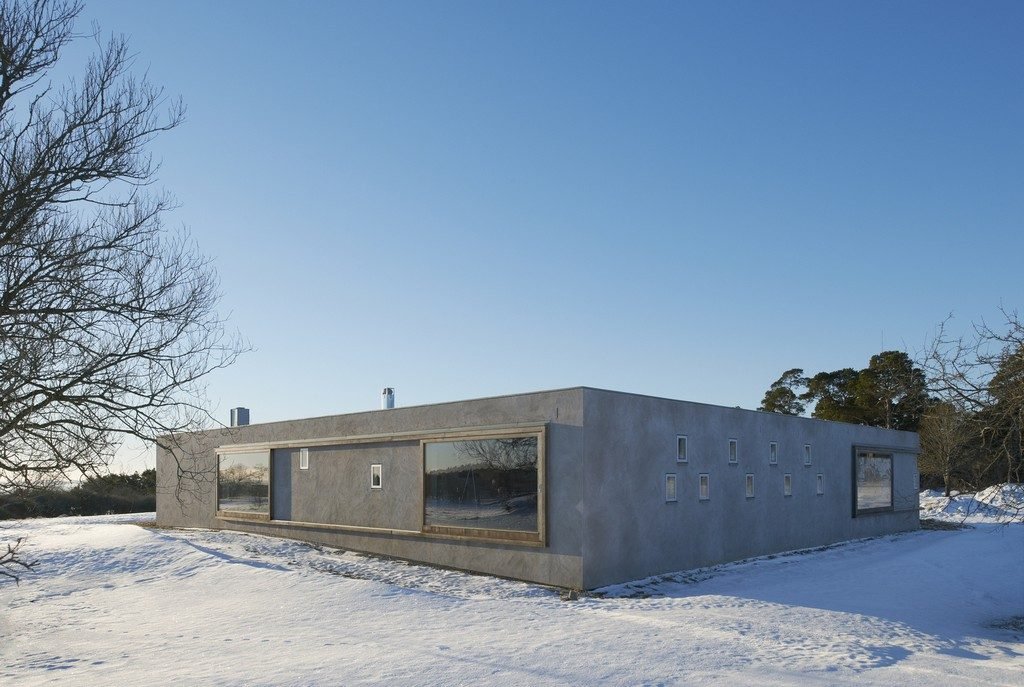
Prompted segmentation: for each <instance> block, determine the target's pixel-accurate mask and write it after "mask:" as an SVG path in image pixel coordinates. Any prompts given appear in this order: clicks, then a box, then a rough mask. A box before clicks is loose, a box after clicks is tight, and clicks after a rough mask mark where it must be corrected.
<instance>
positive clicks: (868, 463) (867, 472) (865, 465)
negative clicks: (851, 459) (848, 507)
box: [857, 451, 892, 511]
mask: <svg viewBox="0 0 1024 687" xmlns="http://www.w3.org/2000/svg"><path fill="white" fill-rule="evenodd" d="M886 508H892V454H887V453H872V452H870V451H860V452H858V453H857V510H858V511H868V510H875V509H886Z"/></svg>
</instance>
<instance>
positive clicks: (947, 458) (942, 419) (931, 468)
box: [918, 402, 979, 496]
mask: <svg viewBox="0 0 1024 687" xmlns="http://www.w3.org/2000/svg"><path fill="white" fill-rule="evenodd" d="M918 432H919V433H920V435H921V455H920V457H919V459H918V462H919V464H920V469H921V472H922V473H923V474H926V475H928V474H930V475H938V476H940V477H942V485H943V488H944V490H945V494H946V496H949V492H950V489H951V488H952V485H953V480H954V479H963V476H964V473H965V472H966V471H967V469H968V467H969V465H970V463H971V462H972V461H973V460H974V458H975V453H976V451H975V450H974V446H973V445H972V440H974V441H975V442H976V440H977V438H978V436H979V434H978V431H977V427H976V422H975V418H974V417H973V416H972V415H970V414H969V413H967V412H965V411H964V410H963V409H961V408H957V407H956V406H954V405H952V404H951V403H949V402H939V403H936V404H934V405H933V406H932V407H931V408H930V409H929V410H928V411H926V412H925V414H924V417H923V418H922V419H921V426H920V428H919V429H918Z"/></svg>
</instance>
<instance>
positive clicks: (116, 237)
mask: <svg viewBox="0 0 1024 687" xmlns="http://www.w3.org/2000/svg"><path fill="white" fill-rule="evenodd" d="M81 10H82V6H81V4H80V3H79V2H77V0H71V1H67V0H34V1H32V0H26V1H25V2H19V1H17V0H3V2H2V4H0V486H7V487H20V486H25V485H31V484H33V483H36V482H37V481H39V480H40V479H48V478H50V477H52V476H53V475H55V474H56V475H71V476H75V475H79V474H90V473H96V472H97V471H99V470H101V469H103V468H104V467H105V466H106V465H107V463H108V462H109V460H110V457H111V456H112V453H113V451H114V450H115V449H116V447H117V446H118V444H119V443H120V441H121V440H122V439H124V438H126V437H138V438H140V439H143V440H145V441H147V442H152V441H155V440H157V438H158V437H171V438H172V439H171V440H172V441H173V437H174V435H176V434H178V433H181V432H183V431H188V430H191V429H196V428H198V427H200V426H202V425H204V424H206V423H207V422H208V420H209V416H208V414H207V412H206V410H205V406H206V399H205V393H204V380H205V378H206V377H207V375H209V374H210V373H211V372H212V371H214V370H216V369H218V368H221V367H224V366H226V365H229V364H231V363H232V362H233V361H234V360H235V359H236V358H237V356H238V355H239V354H240V353H241V352H242V350H243V349H244V347H245V346H244V344H243V343H242V342H241V340H240V339H239V338H238V336H237V335H235V334H233V333H229V332H228V331H227V330H226V327H225V322H224V320H222V319H221V318H220V316H219V315H218V314H217V311H216V306H217V303H218V300H219V290H218V289H219V286H218V281H217V277H216V273H215V272H214V270H213V268H212V266H211V264H210V262H209V260H208V259H207V258H206V257H204V256H203V255H202V254H200V253H199V252H198V251H197V249H196V247H195V245H194V244H193V242H192V240H191V239H190V238H189V236H188V235H187V233H185V232H184V230H181V231H168V230H166V229H165V228H164V227H163V225H162V223H161V217H162V215H163V214H164V212H165V211H166V210H167V209H168V208H169V207H170V206H171V201H170V199H169V198H168V197H167V196H166V195H161V194H159V193H154V192H152V191H151V188H150V187H151V185H152V184H153V182H154V181H155V174H156V171H157V165H156V164H155V163H154V162H153V160H152V159H151V157H150V156H149V155H148V154H147V151H146V148H147V145H148V144H149V143H150V142H151V141H152V139H153V138H154V137H155V136H156V135H157V134H159V133H161V132H164V131H167V130H169V129H172V128H174V127H176V126H177V125H178V124H179V123H180V122H181V121H182V118H183V115H184V109H183V107H182V105H181V103H180V102H179V101H177V100H172V99H168V98H167V97H166V96H165V95H164V93H163V91H162V90H161V89H160V88H157V87H155V86H153V85H151V84H150V83H149V82H148V81H147V80H146V79H145V78H139V77H137V76H133V75H132V73H131V71H132V67H133V64H132V56H131V54H130V53H129V50H128V44H127V42H126V40H125V39H124V38H123V37H112V38H110V39H109V40H107V41H105V42H104V41H102V40H101V39H100V38H99V36H98V33H97V32H94V34H93V35H92V36H91V38H92V39H93V40H95V42H96V45H97V53H96V55H95V56H94V57H92V58H91V59H90V60H89V61H88V63H87V64H86V65H85V66H84V69H83V71H82V72H81V74H80V75H79V76H78V77H77V78H75V79H72V80H70V81H68V82H67V83H65V84H63V85H58V84H54V83H53V82H52V81H51V80H50V73H51V70H52V69H53V68H54V67H55V65H56V64H57V63H58V61H59V59H60V56H61V52H62V50H63V48H65V47H66V46H67V44H68V43H69V42H71V41H72V40H75V39H78V38H81V36H78V35H76V34H75V33H74V32H73V25H74V22H75V19H76V18H77V16H78V15H79V13H80V12H81ZM85 38H89V37H85ZM165 441H166V439H165ZM168 448H170V447H169V446H168ZM175 455H180V452H179V453H177V454H175ZM178 467H179V471H181V472H183V473H188V472H189V471H190V467H189V466H188V465H187V464H186V462H185V461H179V466H178Z"/></svg>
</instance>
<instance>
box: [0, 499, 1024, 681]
mask: <svg viewBox="0 0 1024 687" xmlns="http://www.w3.org/2000/svg"><path fill="white" fill-rule="evenodd" d="M125 520H126V516H112V517H98V518H61V519H56V520H24V521H14V522H7V523H0V541H3V540H9V539H10V538H12V537H14V536H27V537H28V540H27V549H26V550H27V552H28V553H29V554H30V555H31V556H33V557H35V558H37V559H38V561H39V564H38V572H37V573H34V574H30V575H27V576H26V577H25V578H24V579H23V580H22V583H21V585H20V586H14V585H12V584H0V684H4V685H6V684H11V685H14V684H17V685H19V686H20V685H40V684H74V685H111V684H118V685H120V684H124V685H163V684H211V685H243V684H245V685H310V684H320V685H380V684H389V685H394V684H399V685H459V684H474V685H517V686H519V685H596V684H606V685H641V684H651V685H654V684H697V685H699V684H789V685H824V684H829V685H831V684H859V685H860V684H867V685H872V684H874V685H886V686H887V687H888V686H890V685H944V684H948V685H958V686H960V685H982V684H984V685H1021V684H1022V679H1021V676H1022V675H1024V628H1022V627H1021V626H1020V625H1016V627H1014V624H1013V623H1012V622H1008V621H1007V619H1008V618H1010V617H1012V616H1024V526H1022V525H1016V524H1014V525H1008V526H992V525H985V524H979V525H976V526H975V527H973V528H971V529H964V530H951V531H921V532H915V533H910V534H905V535H899V536H891V537H884V538H879V539H873V540H862V541H858V542H853V543H850V544H844V545H839V546H835V547H830V548H827V549H823V550H818V551H810V552H803V553H799V554H790V555H783V556H777V557H772V558H762V559H755V560H752V561H747V562H744V563H739V564H733V565H727V566H718V567H716V568H713V569H707V570H702V571H696V572H692V573H688V574H680V575H677V576H674V577H673V576H666V577H662V578H658V579H652V580H647V581H642V582H638V583H634V584H633V585H620V586H617V587H610V588H607V589H605V590H602V591H603V592H604V594H605V596H603V597H591V598H583V599H581V600H579V601H572V602H567V601H561V600H560V599H559V595H558V593H557V592H556V591H554V590H550V589H547V588H544V587H539V586H536V585H530V584H525V583H520V582H512V581H507V580H499V579H495V578H491V577H486V576H479V575H469V574H465V573H460V572H454V571H447V570H439V569H436V568H430V567H427V566H421V565H414V564H406V563H402V562H399V561H391V560H387V559H381V558H376V557H372V556H363V555H359V554H354V553H350V552H340V551H337V550H332V549H326V548H324V549H320V548H317V547H312V546H309V545H306V544H300V543H296V542H289V541H283V540H276V539H270V538H266V537H258V536H252V535H246V534H240V533H229V532H209V531H201V530H193V531H183V530H175V531H163V530H156V529H151V528H143V527H139V526H136V525H132V524H126V523H125ZM1018 622H1019V621H1018Z"/></svg>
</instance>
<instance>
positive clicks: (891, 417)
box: [760, 309, 1024, 496]
mask: <svg viewBox="0 0 1024 687" xmlns="http://www.w3.org/2000/svg"><path fill="white" fill-rule="evenodd" d="M1001 314H1002V316H1003V319H1004V320H1005V321H1004V322H1003V323H1001V324H1000V325H999V326H990V325H988V324H987V323H985V322H982V323H980V324H974V325H972V327H971V329H970V332H969V333H968V334H967V335H965V336H960V337H954V336H951V335H949V320H947V321H946V322H944V323H942V324H941V325H940V326H939V327H938V330H937V333H936V335H935V336H934V337H933V338H932V340H931V341H930V342H929V343H928V345H927V346H926V347H925V349H924V350H923V351H922V352H921V353H920V355H919V356H918V358H917V359H916V360H915V359H913V358H911V357H910V355H908V354H907V353H905V352H903V351H882V352H881V353H878V354H876V355H873V356H871V359H870V360H869V361H868V365H867V367H865V368H863V369H859V370H858V369H854V368H849V367H848V368H843V369H839V370H833V371H825V372H818V373H815V374H813V375H808V374H805V372H804V370H803V369H801V368H793V369H790V370H786V371H785V372H784V373H782V375H781V376H780V377H779V378H778V379H777V380H776V381H775V382H773V383H772V385H771V386H770V387H769V388H768V390H767V392H765V395H764V398H763V400H762V401H761V406H760V410H764V411H768V412H774V413H784V414H787V415H803V414H805V413H806V412H807V411H808V409H810V415H811V417H815V418H820V419H823V420H837V421H840V422H850V423H854V424H861V425H871V426H875V427H885V428H888V429H900V430H907V431H912V432H919V433H920V436H921V454H920V456H919V460H918V465H919V469H920V472H921V477H922V486H929V487H937V486H942V487H943V488H944V489H945V492H946V495H947V496H948V495H949V492H950V490H952V489H964V490H972V491H977V490H980V489H983V488H985V487H988V486H992V485H994V484H999V483H1001V482H1011V483H1012V482H1020V481H1021V478H1022V476H1024V454H1022V451H1024V322H1022V321H1021V319H1020V317H1019V315H1018V314H1017V312H1016V311H1011V310H1007V309H1003V310H1001Z"/></svg>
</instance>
